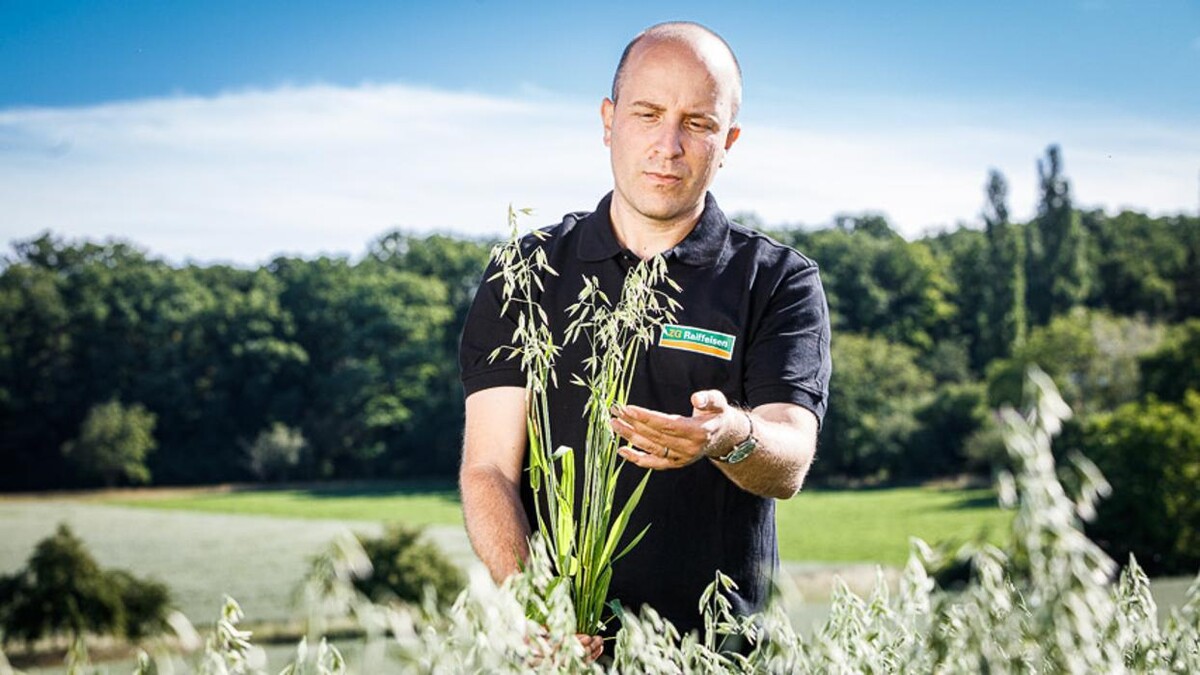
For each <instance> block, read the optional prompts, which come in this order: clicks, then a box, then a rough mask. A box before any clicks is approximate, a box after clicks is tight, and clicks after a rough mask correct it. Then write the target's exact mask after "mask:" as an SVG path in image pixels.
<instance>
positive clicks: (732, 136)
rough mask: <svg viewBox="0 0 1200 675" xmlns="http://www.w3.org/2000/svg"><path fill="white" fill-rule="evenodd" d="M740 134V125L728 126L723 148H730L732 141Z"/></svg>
mask: <svg viewBox="0 0 1200 675" xmlns="http://www.w3.org/2000/svg"><path fill="white" fill-rule="evenodd" d="M741 135H742V128H741V127H738V126H733V127H730V128H729V133H728V134H726V135H725V149H726V150H728V149H730V148H732V147H733V144H734V142H735V141H737V139H738V137H739V136H741Z"/></svg>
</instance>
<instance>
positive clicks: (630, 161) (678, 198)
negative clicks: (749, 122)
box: [601, 41, 738, 223]
mask: <svg viewBox="0 0 1200 675" xmlns="http://www.w3.org/2000/svg"><path fill="white" fill-rule="evenodd" d="M707 61H708V62H715V61H714V60H713V59H707ZM733 87H734V80H733V79H732V74H731V72H730V70H729V69H728V68H722V67H720V64H719V62H718V65H717V66H715V67H714V66H711V65H710V63H706V59H704V58H701V57H700V56H698V55H697V54H696V52H695V50H694V49H693V48H691V47H690V46H688V45H685V44H681V43H679V42H675V41H660V42H653V43H650V44H639V45H638V46H637V47H635V51H634V52H633V53H632V54H630V56H629V60H628V61H627V62H626V66H625V72H624V75H623V77H622V79H621V84H620V90H619V91H618V92H617V101H616V103H614V102H612V101H611V100H608V99H605V101H604V104H603V106H602V108H601V116H602V117H603V119H604V144H605V145H607V146H608V147H609V148H610V149H611V158H612V170H613V180H614V183H615V187H616V190H615V193H614V197H613V199H614V200H620V204H618V207H619V208H623V209H632V211H634V212H636V213H637V214H640V215H641V216H642V217H644V218H647V219H650V220H653V221H659V222H663V223H671V222H672V221H676V220H678V219H681V218H684V217H692V216H696V215H699V212H700V211H701V210H702V209H703V206H704V193H705V191H707V190H708V187H709V185H711V184H712V181H713V178H715V177H716V174H717V169H718V168H719V167H720V166H721V163H722V161H724V159H725V152H726V151H727V150H728V149H729V147H730V146H732V145H733V142H734V141H735V140H737V136H738V129H737V128H736V127H733V126H732V123H733V100H734V93H733V92H734V89H733Z"/></svg>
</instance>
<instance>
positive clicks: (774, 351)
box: [459, 193, 830, 632]
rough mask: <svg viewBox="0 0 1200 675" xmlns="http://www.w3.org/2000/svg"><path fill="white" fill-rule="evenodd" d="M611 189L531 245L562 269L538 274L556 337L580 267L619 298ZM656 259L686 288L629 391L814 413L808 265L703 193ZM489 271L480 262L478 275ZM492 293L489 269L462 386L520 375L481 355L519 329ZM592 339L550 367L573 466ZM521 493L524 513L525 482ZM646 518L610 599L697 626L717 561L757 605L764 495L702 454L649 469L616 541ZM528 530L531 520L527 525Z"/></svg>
mask: <svg viewBox="0 0 1200 675" xmlns="http://www.w3.org/2000/svg"><path fill="white" fill-rule="evenodd" d="M611 198H612V195H611V193H610V194H609V195H608V196H606V197H605V198H604V199H603V200H601V201H600V204H599V205H598V206H597V207H596V210H595V211H594V212H592V213H590V214H587V213H575V214H568V215H567V216H566V217H565V218H564V219H563V221H562V222H561V223H560V224H558V225H556V226H554V227H551V228H548V229H547V230H546V232H547V233H548V234H549V235H550V236H549V237H548V238H547V239H546V240H544V241H542V242H539V243H537V244H536V245H539V246H543V247H544V248H545V249H546V253H547V256H548V258H549V262H550V265H551V267H553V268H554V270H555V271H557V272H558V276H547V277H546V278H545V280H544V283H545V291H544V293H542V294H541V297H540V299H539V303H540V304H541V306H542V307H543V308H544V309H545V310H546V312H547V314H548V316H549V319H550V328H551V330H552V332H553V334H554V338H555V343H556V344H559V345H562V344H563V332H564V330H565V328H566V326H567V324H568V323H569V320H568V319H567V317H566V312H565V310H566V307H567V306H568V305H571V304H572V303H574V302H575V301H576V300H577V297H578V294H579V291H580V290H581V289H582V287H583V277H584V276H588V277H595V278H597V279H598V280H599V282H600V287H601V289H602V290H603V291H604V292H605V293H606V294H607V295H608V297H609V298H613V299H614V300H615V299H616V298H618V297H620V289H621V285H622V282H623V281H624V279H625V275H626V274H627V273H628V271H629V269H630V268H631V267H632V266H633V265H635V264H636V262H637V257H636V256H635V255H634V254H633V253H631V252H630V251H628V250H626V249H623V248H622V246H621V245H620V243H619V242H618V241H617V239H616V236H615V235H614V233H613V228H612V222H611V220H610V217H609V205H610V201H611ZM664 257H665V258H666V260H667V265H668V274H669V276H670V277H671V279H672V280H674V281H675V282H676V283H678V284H679V286H680V287H681V288H682V292H680V293H678V294H675V297H676V299H677V300H678V301H679V302H680V304H681V305H682V306H683V307H682V309H680V310H678V311H677V312H676V313H675V319H676V320H675V322H674V324H675V328H674V329H664V331H663V334H662V335H660V336H657V337H656V340H655V344H654V345H653V346H652V347H650V349H649V350H648V351H647V352H646V353H644V354H642V355H641V356H640V358H639V360H638V365H637V368H636V370H635V375H634V379H633V385H632V388H631V390H630V395H629V402H630V403H632V404H636V405H639V406H644V407H646V408H651V409H654V410H659V411H662V412H666V413H675V414H680V415H690V414H691V411H692V408H691V403H690V397H691V395H692V393H693V392H696V391H700V390H705V389H719V390H721V391H722V392H724V394H725V396H726V397H727V398H728V399H729V400H730V401H731V402H732V403H734V404H736V405H741V406H748V407H751V408H753V407H755V406H759V405H763V404H766V403H781V402H782V403H795V404H797V405H800V406H803V407H805V408H807V409H809V410H811V411H812V412H813V413H815V414H816V416H817V419H818V420H819V419H821V418H822V417H823V416H824V413H825V406H826V402H827V399H828V387H829V375H830V356H829V311H828V308H827V306H826V303H825V293H824V291H823V289H822V287H821V281H820V278H819V276H818V273H817V265H816V264H815V263H814V262H813V261H811V260H809V259H808V258H806V257H804V256H803V255H801V254H800V253H798V252H796V251H795V250H794V249H791V248H789V247H787V246H784V245H782V244H779V243H778V242H775V241H774V240H772V239H770V238H769V237H767V236H765V235H763V234H761V233H758V232H755V231H753V230H750V229H747V228H744V227H742V226H740V225H737V224H734V223H730V222H729V220H728V219H726V217H725V214H723V213H722V212H721V210H720V209H719V208H718V207H717V203H716V200H715V199H713V197H712V195H711V194H709V195H706V198H705V207H704V212H703V214H702V215H701V216H700V220H699V222H698V223H697V224H696V227H695V228H694V229H693V230H692V232H691V233H690V234H688V236H687V237H686V238H684V240H683V241H681V242H680V243H679V244H678V245H676V246H675V247H674V248H672V249H671V250H669V251H667V252H666V253H665V254H664ZM494 271H495V270H494V269H493V268H492V267H489V269H488V271H487V273H486V274H485V276H484V279H485V280H486V279H488V278H489V277H491V276H492V274H493V272H494ZM502 303H503V299H502V296H501V281H500V280H499V279H497V280H494V281H493V282H491V283H488V282H486V281H485V282H484V283H482V284H481V285H480V287H479V291H478V292H477V293H476V296H475V301H474V303H473V304H472V306H471V310H470V313H469V314H468V316H467V322H466V326H465V328H464V330H463V336H462V344H461V350H460V352H459V362H460V367H461V374H462V382H463V388H464V390H465V393H466V395H468V396H469V395H471V394H472V393H474V392H477V391H480V390H483V389H488V388H490V387H499V386H515V387H523V386H524V385H525V375H524V374H523V373H522V372H521V371H520V366H519V364H518V363H517V361H516V360H515V359H514V360H499V359H498V360H497V361H495V362H492V363H489V362H488V356H489V355H490V354H491V353H492V351H493V350H494V349H495V348H496V347H497V346H499V345H507V344H509V343H510V341H511V339H512V334H513V329H514V327H515V324H514V322H513V320H512V319H511V318H510V317H504V316H501V314H500V309H501V306H502ZM588 349H589V347H588V345H587V343H586V341H585V340H583V339H580V340H579V341H577V342H576V343H574V344H571V345H566V346H564V348H563V351H562V354H561V355H560V357H559V358H558V361H557V366H556V370H557V375H558V382H559V387H558V388H552V389H551V390H550V393H549V396H548V398H549V407H550V420H551V422H550V423H551V436H552V439H553V443H554V445H555V446H559V445H567V446H570V447H572V448H575V449H576V452H577V456H576V466H577V467H582V466H583V458H582V456H581V452H582V448H583V447H584V439H585V435H586V419H585V418H584V416H583V411H584V405H585V402H586V400H587V391H586V390H585V389H584V388H583V387H580V386H577V385H573V384H570V381H571V378H570V375H571V374H572V373H574V372H578V373H580V374H582V373H583V366H582V361H583V359H584V358H586V356H587V355H588ZM526 462H528V458H526ZM579 470H582V469H581V468H580V469H577V471H579ZM643 471H644V470H642V469H639V468H637V467H635V466H633V465H629V466H628V467H626V468H625V469H624V470H623V471H622V472H621V476H620V481H619V485H618V489H617V508H620V506H619V505H620V504H623V503H624V501H625V499H626V497H627V496H628V495H629V493H630V492H631V491H632V489H633V487H634V486H635V485H637V483H638V481H639V480H640V479H641V477H642V475H643ZM578 482H579V483H581V484H582V482H583V481H582V478H580V479H579V481H578ZM522 501H523V503H524V505H525V511H526V514H528V517H529V518H530V519H531V520H532V519H533V517H534V516H533V513H534V510H533V494H532V491H531V489H530V488H529V485H528V483H525V484H524V486H523V489H522ZM543 512H544V511H543ZM646 524H649V525H650V529H649V531H648V532H647V533H646V536H645V538H644V539H643V540H642V541H641V542H640V543H639V544H638V545H637V546H636V547H634V549H633V550H632V551H631V552H630V553H629V555H627V556H626V557H625V558H623V559H621V560H620V561H618V562H617V564H616V565H615V566H614V569H613V577H612V585H611V587H610V591H609V597H610V598H616V599H618V600H620V601H621V603H622V604H623V605H625V606H626V607H631V608H633V609H635V610H636V609H638V608H639V607H640V606H641V605H642V604H643V603H646V604H649V605H651V606H652V607H654V608H655V609H656V610H658V611H659V613H661V614H662V615H663V616H665V617H666V618H668V619H670V620H671V621H672V622H673V623H674V624H675V625H676V626H677V627H678V628H680V630H682V631H685V632H686V631H689V630H693V629H699V628H702V618H701V615H700V613H699V612H698V610H697V602H698V600H699V597H700V594H701V592H702V591H703V590H704V588H705V587H706V586H707V585H708V584H709V583H711V582H712V581H713V576H714V573H715V572H716V571H717V570H721V571H722V572H724V573H725V574H727V575H729V576H730V577H732V578H733V580H734V581H735V582H737V584H738V589H739V590H738V591H737V593H736V597H734V598H733V601H734V606H735V607H734V608H735V610H736V611H737V612H739V613H742V614H747V613H750V612H754V611H758V610H759V609H761V608H762V606H763V604H764V602H765V600H766V597H767V592H768V588H769V580H770V575H771V574H772V573H773V572H774V570H775V569H776V568H777V567H778V563H779V554H778V549H777V546H776V538H775V503H774V500H772V499H767V498H763V497H757V496H755V495H752V494H750V493H748V492H746V491H744V490H742V489H741V488H739V487H737V486H736V485H734V484H733V483H732V482H731V481H730V480H729V479H728V478H726V477H725V475H724V474H722V473H721V471H720V470H719V469H717V467H715V466H714V465H713V464H712V462H711V461H709V460H702V461H699V462H697V463H695V464H692V465H690V466H688V467H685V468H682V469H677V470H672V471H660V472H656V474H655V475H654V476H651V477H650V480H649V482H648V483H647V486H646V491H645V493H644V494H643V496H642V501H641V503H640V504H639V505H638V507H637V509H635V512H634V515H633V519H632V521H631V522H630V524H629V527H628V529H627V530H626V533H625V535H626V538H627V539H628V538H630V537H632V536H634V535H636V534H637V533H638V532H640V531H641V530H642V528H643V527H644V526H645V525H646ZM531 529H532V530H534V531H536V524H535V523H531ZM623 546H624V543H622V544H621V545H620V546H618V549H617V550H620V549H621V547H623Z"/></svg>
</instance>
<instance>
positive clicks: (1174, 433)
mask: <svg viewBox="0 0 1200 675" xmlns="http://www.w3.org/2000/svg"><path fill="white" fill-rule="evenodd" d="M1038 188H1039V194H1040V197H1039V201H1038V209H1037V213H1036V215H1035V216H1034V217H1033V218H1031V219H1030V220H1029V221H1027V222H1017V221H1014V220H1013V219H1012V218H1011V216H1010V213H1009V206H1008V194H1007V193H1008V186H1007V183H1006V180H1005V178H1004V176H1003V175H1001V174H1000V173H999V172H996V171H992V172H991V173H990V174H989V175H988V177H987V180H986V183H985V189H984V194H983V199H982V202H983V204H984V206H983V212H982V215H983V221H984V227H983V228H982V229H977V228H971V227H966V226H961V225H960V226H959V227H958V228H957V229H955V230H953V231H948V232H942V233H937V234H931V235H927V236H924V237H922V238H920V239H916V240H912V241H909V240H906V239H904V238H903V237H901V236H900V235H899V234H897V233H896V232H895V230H894V229H893V228H892V227H891V226H890V224H889V223H888V222H887V221H886V219H885V218H883V217H881V216H879V215H876V214H858V215H847V216H840V217H838V218H836V219H835V221H834V223H833V224H832V226H830V227H827V228H824V229H810V228H805V227H801V226H776V227H767V226H766V225H764V224H763V223H762V222H761V221H759V220H758V219H757V218H756V217H755V216H754V215H753V214H740V215H738V216H735V219H736V220H739V221H741V222H742V223H743V224H747V225H750V226H752V227H757V228H759V229H763V230H766V231H768V232H769V233H770V234H772V235H773V236H774V237H776V238H777V239H779V240H781V241H783V242H785V243H787V244H790V245H792V246H795V247H796V248H797V249H799V250H800V251H802V252H804V253H805V254H806V255H808V256H809V257H811V258H812V259H814V260H816V261H817V262H818V264H819V265H820V267H821V274H822V279H823V281H824V284H825V288H826V292H827V294H828V299H829V306H830V311H831V319H832V322H833V330H834V340H833V357H834V377H833V383H832V391H831V403H830V407H829V413H828V417H827V420H826V424H825V427H824V429H823V431H822V434H821V439H820V449H819V452H818V461H817V463H816V464H815V466H814V468H813V474H812V475H813V478H814V479H815V480H817V481H841V480H847V479H851V480H856V481H859V480H904V479H918V478H923V477H929V476H938V475H946V474H961V473H964V472H968V473H969V472H976V473H986V472H988V471H989V470H991V468H992V467H993V466H994V465H995V462H996V461H997V458H998V457H1000V456H1001V455H1002V450H1001V449H1000V446H999V432H998V429H997V428H996V425H995V422H994V420H993V418H992V415H991V414H990V412H989V411H991V410H993V409H995V408H996V407H998V406H1000V405H1003V404H1006V403H1007V404H1017V403H1020V401H1021V397H1022V392H1021V386H1022V383H1023V382H1024V374H1025V370H1026V368H1027V367H1028V366H1030V365H1033V364H1038V365H1040V366H1041V367H1042V368H1044V369H1046V370H1047V372H1048V373H1049V374H1050V375H1051V376H1052V377H1053V378H1054V379H1055V381H1056V382H1057V383H1058V385H1059V387H1060V389H1062V391H1063V392H1064V394H1065V395H1066V396H1067V398H1068V400H1069V402H1070V403H1071V404H1072V405H1073V406H1074V407H1075V409H1076V410H1077V411H1078V412H1079V413H1080V415H1079V417H1078V418H1077V419H1076V421H1075V423H1073V424H1072V425H1071V427H1070V429H1068V432H1067V435H1068V437H1067V439H1065V440H1066V441H1067V442H1065V443H1063V444H1060V445H1062V446H1063V447H1074V448H1077V449H1081V450H1083V451H1084V452H1085V453H1087V454H1089V455H1096V456H1102V455H1105V453H1108V454H1109V455H1114V456H1120V455H1121V452H1123V451H1121V450H1119V449H1118V450H1114V449H1113V448H1112V447H1110V446H1112V445H1113V443H1115V441H1112V439H1113V438H1126V439H1127V440H1128V443H1133V442H1134V441H1135V440H1137V439H1141V440H1140V441H1139V442H1142V443H1151V442H1154V443H1158V444H1157V445H1156V446H1155V447H1163V446H1164V445H1165V446H1170V445H1171V444H1172V443H1173V444H1174V446H1177V447H1179V448H1181V450H1179V452H1183V453H1184V454H1187V453H1191V454H1190V455H1188V457H1190V458H1191V459H1189V460H1188V461H1190V462H1193V463H1192V464H1190V465H1188V466H1192V467H1197V466H1200V464H1198V463H1200V459H1198V458H1197V457H1196V455H1197V453H1200V448H1198V446H1200V443H1197V442H1196V441H1195V440H1194V439H1195V438H1197V437H1200V428H1198V427H1197V423H1196V422H1195V421H1194V420H1195V419H1196V418H1197V416H1196V415H1195V409H1196V406H1198V405H1200V403H1198V402H1197V400H1196V399H1195V398H1194V397H1195V395H1194V394H1188V392H1189V391H1190V390H1197V391H1200V218H1196V217H1189V216H1184V215H1178V216H1168V217H1151V216H1149V215H1146V214H1143V213H1138V212H1135V211H1124V212H1121V213H1119V214H1116V215H1108V214H1106V213H1105V212H1103V211H1101V210H1083V209H1079V208H1077V207H1076V205H1075V204H1074V202H1073V198H1072V193H1071V188H1070V183H1069V181H1068V179H1067V178H1066V175H1065V172H1064V163H1063V159H1062V154H1061V152H1060V150H1059V148H1057V147H1055V146H1051V147H1050V148H1048V149H1047V150H1046V153H1045V156H1044V157H1043V158H1042V159H1041V160H1039V162H1038ZM491 244H492V242H489V241H485V240H477V239H468V238H459V237H449V236H443V235H431V236H416V235H412V234H407V233H404V232H391V233H388V234H386V235H384V236H382V237H380V238H379V239H377V240H376V241H374V242H372V243H371V244H370V245H369V246H368V249H367V252H366V254H365V255H364V256H362V257H361V258H360V259H357V260H351V259H348V258H344V257H321V258H316V259H300V258H288V257H280V258H276V259H275V260H273V261H271V262H270V263H268V264H266V265H263V266H262V267H259V268H257V269H241V268H236V267H230V266H224V265H210V266H201V265H194V264H192V265H186V266H178V267H176V266H171V265H168V264H167V263H165V262H163V261H162V260H159V259H156V258H154V257H151V256H149V255H147V254H146V253H145V252H144V251H142V250H140V249H139V248H137V247H136V246H134V245H132V244H129V243H126V242H120V241H106V242H91V241H84V242H67V241H64V240H62V239H60V238H58V237H55V236H53V235H51V234H43V235H41V236H38V237H36V238H34V239H31V240H27V241H20V242H16V243H14V244H13V248H12V252H11V253H10V254H9V255H7V256H6V257H5V258H4V261H3V270H2V272H0V318H2V319H3V321H2V324H0V462H2V464H0V466H3V467H4V470H3V471H0V489H5V490H14V489H21V490H28V489H46V488H59V487H77V486H85V485H97V484H121V483H138V482H153V483H155V484H181V483H210V482H217V481H246V480H273V479H292V480H297V479H301V480H322V479H344V478H363V477H372V478H375V477H389V478H394V477H416V476H452V475H453V474H454V472H455V470H456V468H457V463H458V456H459V443H460V436H461V425H462V420H461V389H460V386H459V383H458V377H457V341H458V336H459V332H460V330H461V327H462V322H463V319H464V316H465V314H466V310H467V307H468V306H469V303H470V301H471V297H472V293H473V291H474V288H475V286H476V284H477V283H478V280H479V277H480V275H481V273H482V270H483V268H484V266H485V264H486V262H487V258H488V254H489V250H490V247H491ZM1189 397H1190V398H1189ZM1189 406H1191V407H1189ZM1153 419H1157V420H1159V422H1160V424H1159V426H1158V428H1157V432H1155V433H1157V436H1155V435H1154V434H1153V433H1151V432H1149V431H1147V430H1145V429H1142V430H1141V431H1138V432H1136V433H1135V432H1134V431H1131V429H1132V428H1133V427H1131V426H1130V425H1134V426H1136V425H1137V424H1143V425H1144V424H1146V423H1147V422H1145V420H1153ZM1189 425H1190V426H1189ZM1148 433H1149V434H1150V435H1151V436H1153V438H1151V440H1146V438H1147V434H1148ZM1188 434H1192V436H1188ZM1159 437H1162V438H1159ZM1189 438H1191V439H1193V440H1187V439H1189ZM1155 439H1158V441H1162V442H1158V441H1156V440H1155ZM1189 444H1190V445H1189ZM1118 445H1119V444H1118ZM1106 448H1107V449H1106ZM1173 457H1174V459H1173V460H1171V461H1174V462H1175V463H1176V464H1179V457H1175V456H1173ZM1164 461H1165V460H1164ZM1184 464H1186V462H1184ZM1114 466H1115V465H1114ZM1180 466H1183V465H1180ZM1197 470H1200V469H1197ZM1180 480H1183V479H1180ZM1185 482H1186V481H1185ZM1184 501H1185V503H1184V504H1183V505H1182V506H1180V505H1178V504H1177V505H1175V506H1174V507H1171V508H1174V509H1175V510H1176V511H1179V510H1180V509H1183V510H1184V511H1187V509H1188V508H1191V509H1193V510H1196V509H1198V508H1200V507H1196V506H1195V505H1194V502H1195V500H1194V499H1187V500H1184ZM1189 503H1190V504H1191V506H1189ZM1163 508H1167V507H1166V506H1163ZM1198 524H1200V523H1198Z"/></svg>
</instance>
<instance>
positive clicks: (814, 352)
mask: <svg viewBox="0 0 1200 675" xmlns="http://www.w3.org/2000/svg"><path fill="white" fill-rule="evenodd" d="M793 255H795V254H794V253H793ZM801 260H803V261H804V262H805V263H806V264H805V265H803V266H800V265H797V266H796V267H795V268H793V269H790V270H789V271H788V272H787V273H785V274H784V276H783V278H782V279H781V280H780V282H779V283H778V284H777V285H776V287H775V289H774V290H773V292H772V293H771V295H770V298H769V299H768V301H767V306H766V309H765V311H764V312H763V314H762V319H761V320H760V322H759V326H758V329H757V330H756V331H755V332H754V336H753V338H752V340H751V342H750V347H749V350H748V352H747V357H746V359H747V360H746V398H747V403H749V404H750V406H751V407H755V406H760V405H763V404H766V403H794V404H796V405H799V406H802V407H804V408H807V409H808V410H811V411H812V412H813V414H814V415H816V416H817V422H818V424H820V423H821V422H822V421H823V420H824V418H825V410H826V407H827V405H828V401H829V376H830V373H831V371H832V369H833V368H832V360H831V357H830V354H829V334H830V329H829V307H828V305H827V304H826V301H825V290H824V288H823V287H822V286H821V277H820V274H819V273H818V270H817V265H816V264H815V263H813V262H811V261H809V260H807V259H804V258H801Z"/></svg>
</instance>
